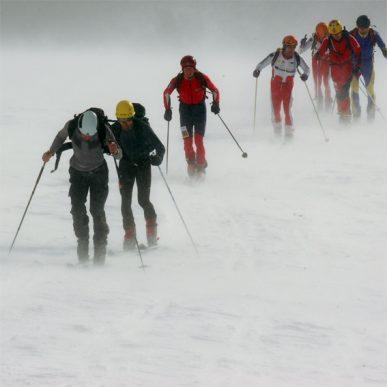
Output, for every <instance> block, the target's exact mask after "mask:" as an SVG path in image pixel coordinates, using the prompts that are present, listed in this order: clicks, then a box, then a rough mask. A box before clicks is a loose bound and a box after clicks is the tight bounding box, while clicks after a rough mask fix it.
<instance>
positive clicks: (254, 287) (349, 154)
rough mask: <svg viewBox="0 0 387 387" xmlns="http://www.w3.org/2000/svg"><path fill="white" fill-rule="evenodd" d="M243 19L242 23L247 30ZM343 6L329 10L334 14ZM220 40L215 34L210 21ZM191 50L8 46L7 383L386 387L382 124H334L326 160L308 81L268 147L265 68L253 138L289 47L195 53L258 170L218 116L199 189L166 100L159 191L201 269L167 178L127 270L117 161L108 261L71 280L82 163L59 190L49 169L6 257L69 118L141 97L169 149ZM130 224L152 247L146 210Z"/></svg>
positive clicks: (2, 246)
mask: <svg viewBox="0 0 387 387" xmlns="http://www.w3.org/2000/svg"><path fill="white" fill-rule="evenodd" d="M245 4H246V3H241V5H240V7H239V6H238V5H236V3H234V5H233V7H236V9H238V10H239V12H240V13H241V14H243V12H244V11H243V10H244V9H245V8H244V7H246V5H245ZM304 4H305V3H304ZM359 4H360V5H361V4H362V3H359ZM378 4H379V5H378V7H379V8H377V3H375V4H374V6H375V9H376V10H374V11H372V12H374V14H372V15H371V14H370V13H371V10H369V14H370V15H371V16H372V17H373V18H374V19H377V18H378V17H380V19H379V21H377V22H378V25H379V26H380V27H381V26H382V25H384V30H385V26H386V23H385V21H386V20H385V18H384V24H383V17H382V16H379V15H382V14H383V10H384V11H385V9H386V8H385V7H386V5H385V4H384V5H383V4H381V3H378ZM360 5H359V7H360ZM62 6H63V4H62ZM262 6H263V5H262ZM208 7H210V8H211V7H214V5H211V6H210V5H208ZM344 8H345V3H338V5H336V11H337V12H338V13H339V12H340V11H342V10H343V9H344ZM114 9H116V8H114ZM377 10H379V11H380V12H379V13H377ZM366 11H367V8H365V9H364V10H362V12H366ZM308 12H309V14H311V13H312V10H311V9H309V8H308ZM352 13H353V16H355V15H357V14H358V10H353V11H352ZM328 14H329V13H328V12H327V15H328ZM384 14H385V13H384ZM225 15H227V12H225V13H224V14H223V17H224V18H225ZM151 16H152V15H151ZM269 16H270V15H269ZM269 16H268V20H269V19H270V17H273V15H271V16H270V17H269ZM326 18H329V16H326ZM348 18H349V16H348ZM352 19H353V18H352ZM352 19H349V20H352ZM221 20H222V21H224V20H225V19H221ZM313 20H314V19H313ZM317 21H319V20H316V22H317ZM313 23H314V21H313ZM313 23H312V22H310V25H309V24H308V25H307V26H306V27H305V20H303V26H300V27H297V28H298V30H297V31H296V32H297V33H298V35H299V36H301V35H302V34H303V33H304V32H306V31H307V30H308V29H311V28H313V27H312V26H313ZM208 28H210V29H213V30H214V33H215V34H217V35H216V36H220V35H221V34H220V32H219V31H217V30H216V23H215V26H214V25H211V26H210V27H208ZM379 30H380V31H381V32H382V35H383V29H382V28H379ZM279 32H280V33H279V35H278V36H280V35H282V33H283V31H279ZM384 32H385V31H384ZM53 33H54V32H53ZM148 33H149V34H151V32H149V31H148ZM161 34H165V37H166V39H167V38H168V37H169V35H168V34H167V33H166V32H165V31H161ZM240 34H241V32H240ZM384 37H386V34H385V33H384ZM3 39H4V38H3ZM181 39H182V40H180V41H179V42H178V44H177V47H176V48H175V49H174V48H173V47H172V48H171V47H169V48H168V50H170V51H168V52H164V51H161V50H159V49H157V48H154V50H152V52H147V51H146V50H145V51H143V52H138V51H132V52H129V53H127V54H126V53H124V54H123V53H122V50H120V48H119V47H115V46H112V47H110V48H108V49H107V50H106V51H104V55H103V56H101V55H102V54H101V50H100V49H97V50H94V51H86V52H85V51H81V50H80V49H79V47H76V46H74V47H72V46H71V45H70V46H66V47H64V49H63V50H60V49H58V47H54V46H47V47H45V46H44V45H43V47H40V48H31V47H23V45H22V43H19V44H18V45H15V47H10V46H8V45H6V44H5V43H6V40H5V43H4V42H3V43H4V44H3V47H2V52H3V53H4V56H3V55H2V56H3V60H2V69H1V79H2V95H1V97H2V102H1V117H0V119H1V121H0V126H1V133H2V142H1V181H2V188H1V201H0V203H1V206H0V209H1V228H0V254H1V260H0V279H1V297H0V301H1V315H0V332H1V334H0V340H1V344H0V348H1V353H0V363H1V371H0V385H1V386H12V387H14V386H26V385H30V386H230V387H231V386H265V387H266V386H273V387H277V386H278V387H282V386H297V387H298V386H324V387H325V386H355V387H357V386H386V385H387V366H386V365H387V335H386V326H387V285H386V280H385V279H386V275H387V264H386V243H385V241H386V232H387V210H386V197H387V180H386V175H385V174H386V163H387V152H386V143H387V131H386V124H385V122H384V121H382V119H381V118H380V117H379V116H378V115H377V117H376V120H375V123H374V124H371V125H367V123H366V121H365V118H363V120H362V121H361V122H360V123H359V124H357V125H354V126H352V127H340V126H338V125H337V116H336V115H335V114H334V115H330V114H326V113H323V114H322V117H321V118H322V122H323V124H324V126H325V128H326V130H327V133H328V136H329V137H330V141H329V142H328V143H326V142H324V139H323V136H322V133H321V130H320V128H319V126H318V123H317V120H316V117H315V116H314V113H313V110H312V107H311V105H310V101H309V99H308V95H307V93H306V90H305V88H304V85H303V84H302V83H301V82H300V81H299V80H297V82H296V86H295V93H294V97H295V100H294V117H295V123H296V134H295V138H294V140H293V141H292V142H291V143H284V142H283V141H282V140H278V139H275V138H273V134H272V129H271V127H270V108H269V98H268V81H269V70H268V69H267V70H266V71H265V72H264V73H263V74H262V77H260V78H259V89H258V110H257V129H256V132H255V133H253V132H252V116H253V114H252V104H253V93H254V80H253V78H252V77H251V73H252V70H253V68H254V66H255V64H256V62H257V61H258V60H259V59H261V58H263V56H264V55H265V54H267V50H270V49H272V48H273V47H276V45H277V44H278V42H277V41H278V37H277V36H274V37H270V39H269V38H268V39H267V40H268V41H266V42H265V47H263V48H262V47H258V48H257V52H251V50H250V51H249V48H248V44H247V43H246V44H245V45H244V46H243V45H241V46H242V47H241V46H239V47H238V48H237V52H238V55H235V57H232V58H231V57H230V53H229V52H228V51H227V52H224V51H221V50H219V51H218V50H217V49H216V47H215V49H214V47H211V50H210V49H209V45H208V46H205V45H199V46H198V54H195V55H197V57H198V60H199V61H200V64H201V63H203V65H200V68H203V70H204V71H206V72H207V73H208V74H209V75H210V77H211V78H212V79H213V80H214V82H215V83H216V84H217V86H218V87H219V88H220V90H221V97H222V102H221V109H222V112H221V114H222V117H223V118H224V120H225V121H226V123H227V124H228V125H229V126H230V128H231V130H233V132H234V133H235V135H236V137H237V139H238V141H240V144H241V146H242V148H243V149H244V150H246V152H247V153H248V158H247V159H244V158H242V157H241V152H240V150H239V149H238V148H237V147H236V146H235V144H234V143H233V141H232V139H231V137H230V136H229V135H228V133H227V132H226V130H225V128H224V127H223V126H222V123H221V122H220V120H219V119H218V118H217V117H215V116H214V115H212V114H211V113H208V125H207V130H208V132H207V136H206V147H207V156H208V162H209V168H208V172H207V176H206V179H205V181H203V182H201V183H196V184H192V183H191V182H190V181H188V179H187V178H186V173H185V165H184V164H185V161H184V157H183V152H182V142H181V139H180V134H179V130H178V112H177V103H176V96H174V97H173V98H174V111H173V112H174V119H173V121H172V124H171V139H170V165H169V173H168V175H167V180H168V183H169V185H170V187H171V190H172V192H173V195H174V197H175V199H176V202H177V203H178V206H179V209H180V210H181V212H182V214H183V216H184V219H185V220H186V222H187V225H188V227H189V229H190V231H191V233H192V236H193V238H194V240H195V242H196V244H197V246H198V249H199V253H200V254H199V256H197V255H196V254H195V251H194V249H193V247H192V245H191V243H190V239H189V237H188V236H187V234H186V232H185V229H184V226H183V224H182V222H181V220H180V218H179V216H178V213H177V211H176V209H175V207H174V204H173V201H172V200H171V197H170V196H169V192H168V190H167V189H166V187H165V185H164V182H163V180H162V179H161V176H160V174H159V171H158V170H157V168H153V182H152V184H153V185H152V197H151V198H152V201H153V203H154V205H155V207H156V211H157V213H158V223H159V234H160V242H159V244H160V246H159V248H158V249H156V250H152V251H149V250H147V251H144V252H143V260H144V263H145V265H146V268H145V270H142V269H141V268H140V267H139V266H140V260H139V257H138V255H137V254H136V253H135V252H134V253H128V254H124V253H122V237H123V230H122V220H121V215H120V196H119V192H118V189H117V177H116V175H115V169H114V164H113V161H112V160H111V159H108V165H109V169H110V195H109V197H108V201H107V206H106V212H107V217H108V223H109V226H110V230H111V233H110V235H109V255H108V258H107V263H106V265H105V266H104V267H93V266H91V267H87V268H81V267H76V266H74V265H72V264H75V263H76V251H75V240H74V236H73V231H72V222H71V215H70V213H69V211H70V201H69V198H68V196H67V195H68V188H69V184H68V172H67V169H68V159H69V156H70V152H67V153H66V154H64V155H63V156H62V160H61V164H60V166H59V169H58V170H57V171H56V172H55V173H53V174H50V173H49V171H50V170H51V169H52V167H53V162H50V164H49V165H48V166H47V167H46V169H45V171H44V173H43V176H42V180H41V182H40V184H39V186H38V188H37V191H36V193H35V196H34V198H33V201H32V204H31V207H30V209H29V211H28V214H27V217H26V219H25V222H24V224H23V227H22V229H21V231H20V234H19V236H18V239H17V241H16V244H15V248H14V250H13V252H12V254H11V255H8V248H9V245H10V243H11V241H12V238H13V236H14V233H15V231H16V229H17V226H18V224H19V221H20V218H21V215H22V213H23V210H24V208H25V205H26V203H27V200H28V197H29V194H30V193H31V190H32V187H33V185H34V182H35V179H36V177H37V175H38V172H39V169H40V167H41V159H40V157H41V154H42V153H43V151H45V150H46V149H47V148H48V146H49V145H50V143H51V141H52V139H53V138H54V136H55V134H56V132H57V131H58V130H59V129H60V128H61V126H62V125H63V123H64V122H65V121H66V120H67V119H68V118H69V117H71V116H72V114H74V113H77V112H80V111H82V110H84V109H85V108H87V107H89V106H91V105H96V106H101V107H103V108H104V109H105V111H106V112H107V113H108V114H109V116H110V117H113V116H114V115H113V113H114V107H115V104H116V102H117V101H118V100H120V99H122V98H132V99H133V100H135V101H139V102H143V103H144V104H145V105H146V107H147V110H148V115H149V117H150V120H151V123H152V126H153V127H154V129H155V131H156V132H157V134H158V135H159V136H160V138H161V139H162V140H163V141H165V139H166V124H165V121H163V119H162V113H163V107H162V102H161V91H162V89H163V87H165V86H166V84H167V82H168V81H169V79H170V78H171V77H172V76H173V75H174V74H175V72H176V71H177V69H178V67H177V63H178V60H179V58H180V56H182V55H184V54H186V53H187V52H186V50H184V49H182V48H181V47H183V46H184V39H183V38H181ZM211 39H214V36H212V37H211ZM146 42H148V40H146ZM23 48H24V49H23ZM243 49H245V51H246V53H245V54H242V52H243ZM206 53H208V56H207V55H206ZM155 56H156V57H157V58H159V60H160V63H159V64H158V66H157V69H155V64H154V62H153V61H152V60H153V58H154V57H155ZM305 58H306V59H307V60H308V61H309V55H308V54H306V55H305ZM384 67H385V61H384V58H382V57H381V55H380V52H377V56H376V69H377V81H376V93H377V101H378V104H379V105H380V107H381V108H382V110H383V111H384V112H385V111H386V107H387V92H386V90H387V89H386V87H387V79H386V78H382V75H383V68H384ZM129 69H130V71H129ZM216 69H221V72H220V74H219V73H218V72H217V71H216ZM156 70H157V71H156ZM122 74H124V79H123V78H122ZM144 74H146V76H145V75H144ZM149 74H151V76H149ZM96 80H98V81H97V82H96ZM308 84H309V87H310V88H311V89H312V82H311V81H309V82H308ZM361 98H362V104H363V106H364V102H365V101H364V98H363V97H361ZM208 110H209V109H208ZM164 167H165V165H164V164H163V166H162V171H163V172H164V173H165V169H164ZM133 209H134V214H135V218H136V222H137V228H138V231H139V239H140V241H144V239H145V224H144V220H143V214H142V210H141V208H140V207H139V206H138V204H137V202H136V201H134V206H133Z"/></svg>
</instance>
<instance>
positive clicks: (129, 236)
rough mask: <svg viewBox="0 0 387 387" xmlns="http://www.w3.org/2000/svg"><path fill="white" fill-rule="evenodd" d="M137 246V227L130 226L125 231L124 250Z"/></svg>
mask: <svg viewBox="0 0 387 387" xmlns="http://www.w3.org/2000/svg"><path fill="white" fill-rule="evenodd" d="M135 247H136V227H134V226H133V227H130V228H128V229H127V230H126V231H125V235H124V243H123V249H124V251H130V250H134V249H135Z"/></svg>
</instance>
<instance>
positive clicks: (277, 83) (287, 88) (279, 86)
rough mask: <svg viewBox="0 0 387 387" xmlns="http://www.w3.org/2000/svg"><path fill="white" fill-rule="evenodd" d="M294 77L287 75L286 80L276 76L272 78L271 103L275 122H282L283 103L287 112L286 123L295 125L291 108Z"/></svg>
mask: <svg viewBox="0 0 387 387" xmlns="http://www.w3.org/2000/svg"><path fill="white" fill-rule="evenodd" d="M293 83H294V77H287V78H286V80H285V82H282V78H281V77H279V76H276V77H274V78H272V80H271V103H272V107H273V116H274V122H281V104H282V103H283V106H284V112H285V125H289V126H291V125H293V119H292V114H291V112H290V108H291V105H292V90H293Z"/></svg>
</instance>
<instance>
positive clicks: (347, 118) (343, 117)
mask: <svg viewBox="0 0 387 387" xmlns="http://www.w3.org/2000/svg"><path fill="white" fill-rule="evenodd" d="M339 123H340V124H341V125H343V126H348V125H350V123H351V115H350V114H344V113H339Z"/></svg>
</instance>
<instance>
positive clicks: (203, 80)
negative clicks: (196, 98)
mask: <svg viewBox="0 0 387 387" xmlns="http://www.w3.org/2000/svg"><path fill="white" fill-rule="evenodd" d="M194 77H195V78H196V79H197V80H198V81H199V83H200V85H201V87H202V88H203V90H204V91H205V90H206V88H207V81H206V78H205V77H204V75H203V73H201V72H200V71H195V73H194ZM183 78H184V73H183V72H180V73H179V74H177V76H176V78H175V79H176V84H175V87H176V90H177V91H178V92H180V91H179V89H180V86H181V83H182V82H183Z"/></svg>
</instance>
